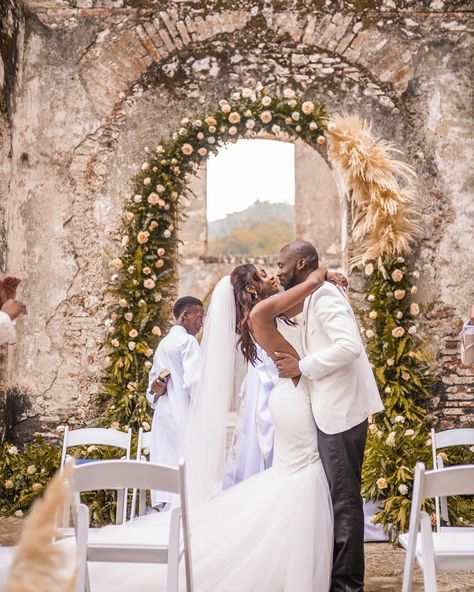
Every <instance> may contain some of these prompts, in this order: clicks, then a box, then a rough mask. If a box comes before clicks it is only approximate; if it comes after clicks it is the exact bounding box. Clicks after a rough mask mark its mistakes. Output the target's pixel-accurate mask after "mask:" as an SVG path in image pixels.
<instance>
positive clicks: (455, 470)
mask: <svg viewBox="0 0 474 592" xmlns="http://www.w3.org/2000/svg"><path fill="white" fill-rule="evenodd" d="M472 493H474V465H459V466H455V467H448V468H446V469H440V470H434V471H426V470H425V465H424V464H423V463H421V462H419V463H416V468H415V480H414V484H413V498H412V506H411V513H410V538H411V537H412V534H413V536H415V537H416V533H417V532H418V529H419V526H420V513H421V505H422V503H423V501H424V500H425V499H429V498H433V497H437V496H449V495H470V494H472Z"/></svg>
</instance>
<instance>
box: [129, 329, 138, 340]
mask: <svg viewBox="0 0 474 592" xmlns="http://www.w3.org/2000/svg"><path fill="white" fill-rule="evenodd" d="M128 336H129V337H131V338H132V339H135V337H137V336H138V331H137V330H136V329H131V330H130V331H129V332H128Z"/></svg>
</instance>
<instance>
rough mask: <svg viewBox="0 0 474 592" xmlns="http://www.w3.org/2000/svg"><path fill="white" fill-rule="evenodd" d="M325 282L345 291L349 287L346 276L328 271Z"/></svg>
mask: <svg viewBox="0 0 474 592" xmlns="http://www.w3.org/2000/svg"><path fill="white" fill-rule="evenodd" d="M326 280H327V281H328V282H331V284H334V285H335V286H337V287H338V288H343V289H344V290H347V288H348V287H349V282H348V281H347V278H346V276H345V275H344V274H343V273H338V272H336V271H328V273H327V276H326Z"/></svg>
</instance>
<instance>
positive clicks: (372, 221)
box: [327, 115, 421, 267]
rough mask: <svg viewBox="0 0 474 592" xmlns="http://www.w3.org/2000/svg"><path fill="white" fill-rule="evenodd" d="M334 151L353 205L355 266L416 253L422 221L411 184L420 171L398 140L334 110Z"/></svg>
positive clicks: (330, 135) (330, 151)
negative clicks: (413, 249) (393, 141)
mask: <svg viewBox="0 0 474 592" xmlns="http://www.w3.org/2000/svg"><path fill="white" fill-rule="evenodd" d="M327 133H328V157H329V160H330V161H331V163H332V164H333V166H334V167H335V168H336V169H337V170H338V171H339V173H340V174H341V176H342V178H343V180H344V183H345V186H346V190H347V193H348V199H349V201H350V205H351V219H352V238H353V240H354V243H356V244H357V247H356V250H355V252H354V253H353V257H352V260H351V264H352V267H355V266H357V265H360V264H361V263H364V262H365V261H368V260H376V261H378V263H379V265H382V261H383V260H384V259H386V258H393V257H397V256H401V255H409V254H410V253H411V245H412V244H413V242H414V241H415V239H416V238H417V237H419V236H420V233H421V226H420V222H419V217H418V214H417V212H416V210H415V208H414V206H413V203H414V195H415V194H414V191H413V189H412V188H411V187H410V184H411V183H412V182H413V180H414V178H415V172H414V170H413V168H412V167H410V166H409V165H408V164H406V163H404V162H402V161H401V160H398V159H397V158H395V157H394V154H396V153H399V154H400V150H397V149H396V148H395V147H394V146H393V144H391V143H390V142H386V141H385V140H381V139H380V138H376V137H374V136H373V134H372V128H371V125H370V124H369V123H368V122H367V121H364V120H362V119H361V118H360V117H359V116H357V115H350V116H349V115H344V116H341V115H334V116H333V117H331V119H330V120H329V122H328V125H327Z"/></svg>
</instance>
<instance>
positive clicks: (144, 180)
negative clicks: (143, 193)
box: [143, 177, 151, 185]
mask: <svg viewBox="0 0 474 592" xmlns="http://www.w3.org/2000/svg"><path fill="white" fill-rule="evenodd" d="M150 184H151V179H150V177H145V178H144V179H143V185H150Z"/></svg>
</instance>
